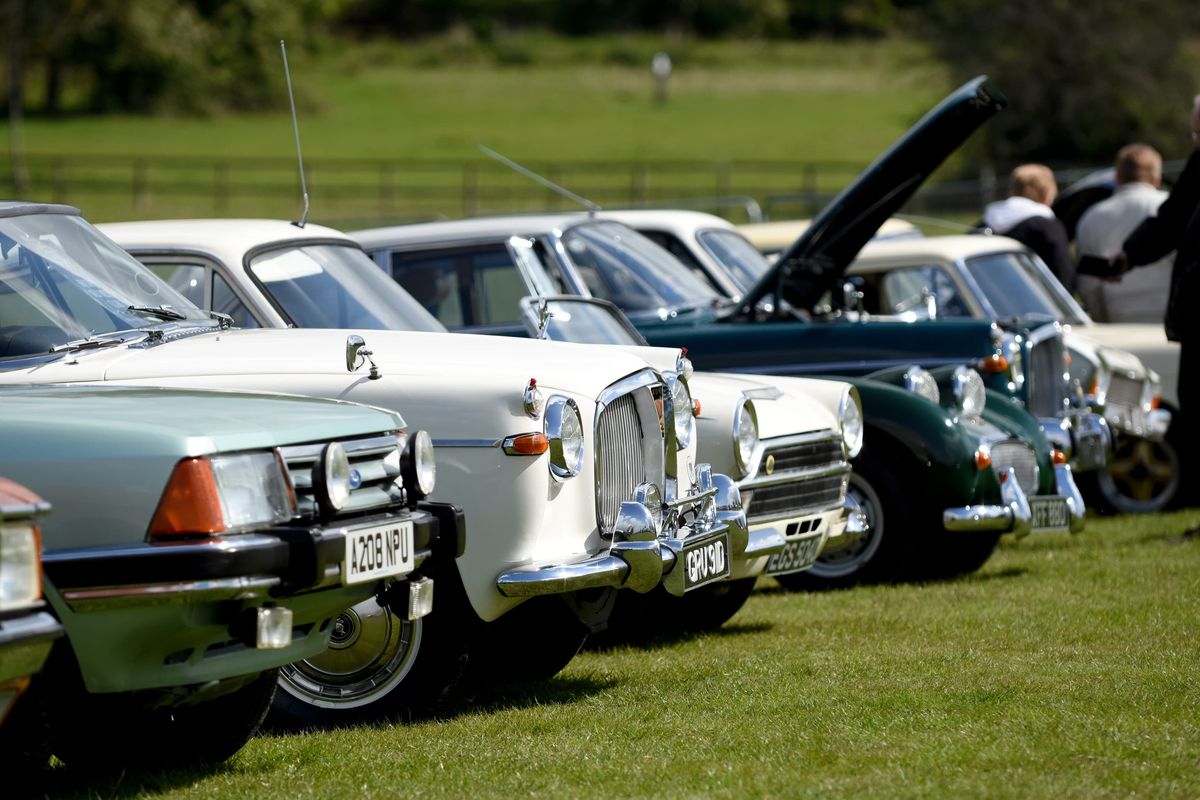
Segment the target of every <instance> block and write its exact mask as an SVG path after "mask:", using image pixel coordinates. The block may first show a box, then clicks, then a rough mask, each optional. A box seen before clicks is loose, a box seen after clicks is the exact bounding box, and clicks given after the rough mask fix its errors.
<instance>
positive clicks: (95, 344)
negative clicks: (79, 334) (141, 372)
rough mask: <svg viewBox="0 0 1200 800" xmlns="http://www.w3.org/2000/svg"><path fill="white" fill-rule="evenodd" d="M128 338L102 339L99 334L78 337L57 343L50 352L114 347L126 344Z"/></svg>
mask: <svg viewBox="0 0 1200 800" xmlns="http://www.w3.org/2000/svg"><path fill="white" fill-rule="evenodd" d="M126 341H128V340H126V339H121V338H117V339H101V338H100V337H98V336H89V337H88V338H86V339H76V340H74V341H71V342H65V343H63V344H56V345H54V346H53V347H51V348H50V350H49V351H48V352H50V353H65V352H66V351H68V350H95V349H96V348H99V347H114V346H116V345H119V344H125V342H126Z"/></svg>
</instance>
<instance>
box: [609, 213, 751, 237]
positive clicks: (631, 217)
mask: <svg viewBox="0 0 1200 800" xmlns="http://www.w3.org/2000/svg"><path fill="white" fill-rule="evenodd" d="M599 213H600V216H602V217H608V218H609V219H615V220H617V221H618V222H624V223H625V224H626V225H628V226H629V227H631V228H646V227H651V228H659V229H662V230H673V231H676V232H691V231H695V230H701V229H704V228H722V229H726V230H737V226H735V225H734V224H733V223H732V222H730V221H729V220H727V219H725V218H723V217H718V216H717V215H716V214H708V213H705V212H703V211H692V210H689V209H676V208H616V209H611V210H609V209H604V210H602V211H600V212H599Z"/></svg>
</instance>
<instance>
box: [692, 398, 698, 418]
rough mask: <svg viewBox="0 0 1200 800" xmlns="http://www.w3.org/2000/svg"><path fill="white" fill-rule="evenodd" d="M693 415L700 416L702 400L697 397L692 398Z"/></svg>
mask: <svg viewBox="0 0 1200 800" xmlns="http://www.w3.org/2000/svg"><path fill="white" fill-rule="evenodd" d="M692 416H693V417H698V416H700V401H699V400H697V399H695V398H692Z"/></svg>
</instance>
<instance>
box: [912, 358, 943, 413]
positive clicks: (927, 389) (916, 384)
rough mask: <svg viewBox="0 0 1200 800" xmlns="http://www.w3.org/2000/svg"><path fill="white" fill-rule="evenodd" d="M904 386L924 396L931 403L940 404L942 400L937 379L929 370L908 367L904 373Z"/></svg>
mask: <svg viewBox="0 0 1200 800" xmlns="http://www.w3.org/2000/svg"><path fill="white" fill-rule="evenodd" d="M904 388H905V389H908V391H910V392H912V393H914V394H918V395H920V396H921V397H924V398H925V399H926V400H928V401H929V402H931V403H934V404H937V405H940V404H941V402H942V393H941V391H939V390H938V385H937V380H936V379H935V378H934V377H933V375H931V374H930V373H929V370H926V369H922V368H921V367H916V366H914V367H909V368H908V370H907V371H906V372H905V373H904Z"/></svg>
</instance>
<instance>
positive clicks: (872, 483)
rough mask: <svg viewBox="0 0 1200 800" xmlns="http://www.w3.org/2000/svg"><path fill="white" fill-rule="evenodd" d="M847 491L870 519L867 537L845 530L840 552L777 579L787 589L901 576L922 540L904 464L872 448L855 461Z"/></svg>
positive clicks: (841, 585)
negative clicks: (898, 471) (902, 477)
mask: <svg viewBox="0 0 1200 800" xmlns="http://www.w3.org/2000/svg"><path fill="white" fill-rule="evenodd" d="M853 466H854V472H853V473H851V475H850V486H849V489H848V490H847V493H848V494H849V495H850V496H851V497H852V498H853V499H854V500H855V501H856V502H857V503H858V505H859V508H860V509H861V510H862V513H863V516H864V517H865V518H866V523H867V524H866V531H865V532H864V533H863V534H861V535H857V536H854V535H851V534H848V533H847V534H844V535H843V536H842V537H840V538H841V539H845V540H846V541H845V542H844V543H842V542H839V543H838V544H839V545H840V546H839V547H838V549H836V550H830V551H827V552H825V553H822V554H821V556H820V557H819V558H818V559H817V561H816V563H815V564H813V566H812V567H810V568H809V569H807V570H805V571H804V572H796V573H793V574H791V575H780V576H778V577H777V578H776V580H778V581H779V583H780V585H782V586H783V587H784V588H786V589H804V590H824V589H841V588H845V587H849V586H856V585H858V584H864V583H881V582H884V581H891V580H897V579H899V578H901V577H902V576H903V575H904V574H905V571H906V570H907V569H908V567H909V563H910V561H911V560H912V558H913V554H914V552H915V550H916V548H917V545H918V543H919V532H918V531H916V530H914V529H913V526H914V521H915V518H916V517H915V514H914V512H913V510H912V509H911V508H910V507H909V504H910V503H912V502H919V499H920V498H919V496H917V495H913V496H906V494H905V491H904V487H903V484H902V483H901V481H900V478H899V477H898V476H897V474H896V473H895V472H894V470H896V469H903V463H901V462H897V463H896V464H894V465H892V466H889V465H888V464H887V462H886V461H885V460H884V459H883V458H882V456H877V455H876V453H875V452H872V451H870V450H868V449H866V448H864V449H863V451H862V453H860V454H859V456H858V458H856V459H855V460H854V465H853Z"/></svg>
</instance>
